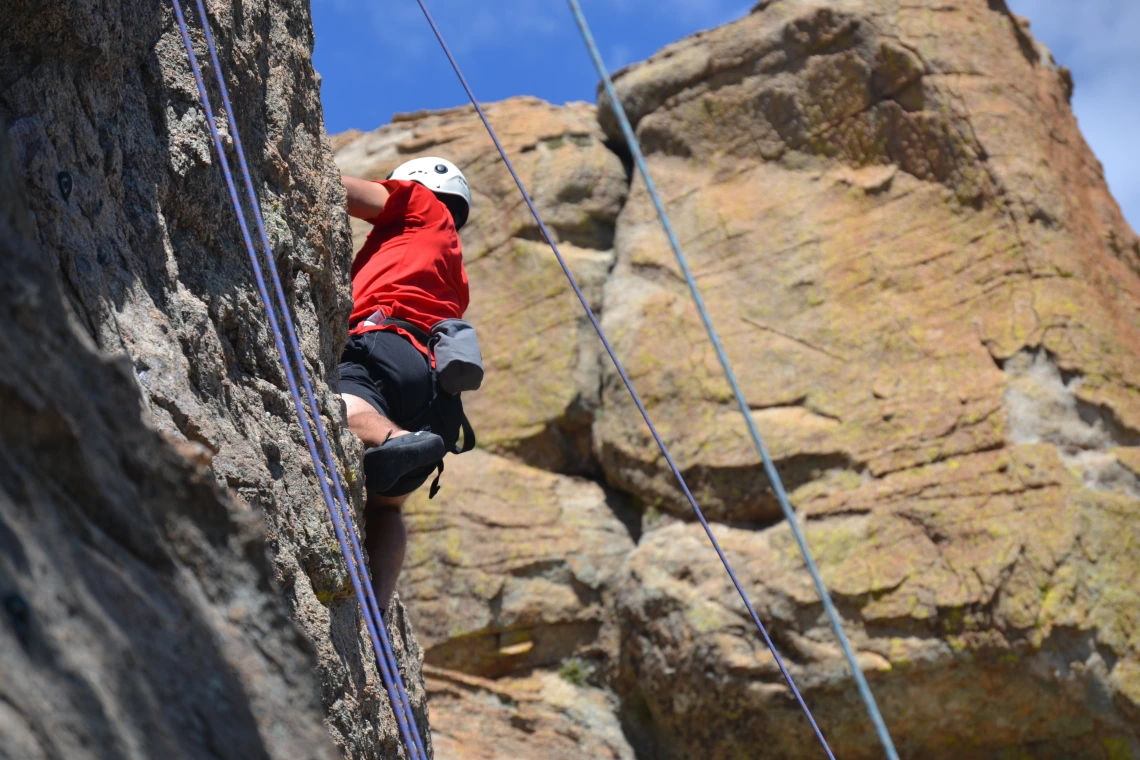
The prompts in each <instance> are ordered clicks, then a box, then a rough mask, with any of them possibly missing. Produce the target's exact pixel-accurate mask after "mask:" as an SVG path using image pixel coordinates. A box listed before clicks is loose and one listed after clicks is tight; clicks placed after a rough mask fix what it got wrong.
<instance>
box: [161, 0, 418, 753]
mask: <svg viewBox="0 0 1140 760" xmlns="http://www.w3.org/2000/svg"><path fill="white" fill-rule="evenodd" d="M171 3H172V5H173V7H174V14H175V18H176V20H177V23H178V29H179V32H180V34H181V36H182V43H183V45H184V46H185V48H186V53H187V56H188V58H189V60H190V68H191V71H192V73H193V75H194V81H195V84H196V85H197V88H198V94H199V96H200V97H201V99H202V106H203V109H204V111H205V115H206V122H207V125H208V127H209V130H210V135H211V137H212V138H213V141H214V149H215V150H216V151H217V154H218V159H219V163H220V165H221V169H222V176H223V177H224V179H225V182H226V187H227V189H228V191H229V195H230V202H231V204H232V205H233V207H234V212H235V213H236V214H237V219H238V226H239V228H240V229H241V234H242V240H243V242H244V243H245V247H246V252H247V253H248V255H249V260H250V265H251V267H252V269H253V274H254V279H255V281H256V283H257V290H258V294H259V296H260V297H261V302H262V304H263V305H264V306H265V310H266V315H267V317H268V320H269V326H270V330H271V331H272V333H273V338H274V344H275V345H276V348H277V353H278V356H279V357H280V359H281V364H282V367H283V369H284V371H285V379H286V382H287V384H288V386H289V393H290V395H291V397H292V400H293V407H294V410H295V411H296V413H297V419H298V420H299V422H300V424H301V430H302V433H303V434H304V437H305V443H306V446H307V448H308V451H309V456H310V457H311V458H312V460H313V464H314V466H315V468H316V474H317V481H318V483H319V484H320V487H321V493H322V495H323V496H324V499H325V505H326V507H327V508H328V511H329V517H330V519H331V520H332V523H333V531H334V532H335V534H336V538H337V543H338V544H339V546H340V550H341V556H342V557H343V558H344V562H345V566H346V568H347V570H348V574H349V578H350V580H351V581H352V586H353V590H354V591H355V593H356V598H357V601H358V602H359V604H360V608H361V611H362V613H363V615H364V623H365V627H366V628H367V630H368V637H369V639H370V641H371V643H372V649H373V652H374V653H375V654H376V658H377V663H378V664H379V667H380V674H381V680H382V681H383V682H384V687H385V690H386V691H387V692H388V699H389V701H390V702H391V705H392V712H393V714H394V715H395V717H396V723H397V725H398V727H399V731H400V735H401V738H402V739H403V742H404V746H405V748H406V749H407V754H408V758H409V760H427V753H426V752H425V751H424V749H423V741H422V739H421V738H420V735H419V727H418V725H417V724H416V722H415V719H414V716H413V715H412V712H411V707H410V704H409V702H408V698H407V693H406V690H405V689H404V685H403V681H402V679H401V677H400V672H399V664H398V662H397V660H396V658H395V656H394V654H393V652H392V648H391V643H390V641H389V639H388V634H387V630H386V628H385V626H384V624H383V619H382V616H381V615H380V611H379V607H378V605H377V603H376V599H375V596H374V594H373V592H372V586H371V583H370V582H369V578H368V569H367V565H365V564H364V561H363V557H362V555H361V552H360V543H359V540H358V538H357V535H356V528H355V526H354V524H353V522H352V514H351V512H350V510H349V508H348V506H347V500H346V499H345V498H344V490H343V487H342V485H341V482H340V474H339V472H338V470H337V468H336V465H335V462H334V461H333V458H332V454H331V450H330V448H329V445H328V439H327V436H326V435H325V432H324V425H323V423H322V421H321V416H320V414H319V411H318V408H317V404H316V398H315V395H314V393H313V390H312V383H311V381H310V379H309V376H308V370H307V369H306V367H305V363H304V358H303V355H302V353H301V350H300V345H299V342H298V341H297V335H296V330H295V329H294V326H293V321H292V317H291V315H290V312H289V309H288V306H287V303H286V300H285V296H284V291H283V289H282V287H281V280H280V276H279V274H278V271H277V265H276V262H275V261H274V259H273V256H272V250H273V249H272V247H271V246H270V245H269V241H268V237H267V235H266V233H265V226H264V222H263V219H262V216H261V209H260V205H259V203H258V201H257V195H256V192H255V190H254V188H253V183H252V180H251V178H250V174H249V168H248V165H247V163H246V160H245V154H244V151H243V150H242V148H241V138H240V136H239V134H238V129H237V123H236V121H235V116H234V111H233V108H232V105H231V104H230V100H229V93H228V91H227V89H226V86H225V81H224V79H223V77H222V72H221V66H220V64H219V62H218V57H217V50H216V47H215V45H214V41H213V35H212V34H211V32H210V26H209V20H208V18H207V15H206V12H205V7H204V6H203V3H202V0H197V5H198V12H199V14H200V15H201V20H202V27H203V31H204V32H205V35H206V40H207V44H208V47H209V50H210V56H211V59H212V61H213V64H214V69H215V73H216V75H217V79H218V84H219V88H220V90H221V93H222V99H223V102H224V105H225V107H226V111H227V115H228V117H229V125H230V131H231V134H232V137H233V139H234V146H235V152H236V153H237V156H238V160H239V165H240V167H241V170H242V175H243V179H244V180H245V185H246V190H247V193H248V196H249V198H250V205H251V207H252V208H253V211H254V218H255V220H256V223H257V228H258V232H259V236H260V238H261V242H262V245H263V246H264V250H265V258H266V263H267V265H268V268H269V270H270V273H271V275H272V280H273V283H274V287H275V290H276V294H277V298H278V303H279V304H280V306H281V314H282V320H283V321H284V322H285V326H286V332H287V334H288V337H289V342H290V346H291V348H292V349H293V351H294V355H295V357H296V363H297V368H298V370H299V372H300V374H301V377H302V380H303V383H304V388H305V392H306V396H307V397H308V401H309V407H310V409H311V411H312V414H313V421H314V423H315V425H316V427H317V432H318V435H319V437H320V441H321V449H322V453H323V454H324V458H322V457H321V456H319V455H318V454H317V448H316V444H315V443H314V440H313V434H312V430H311V428H310V426H309V421H308V419H307V417H306V415H305V410H304V404H303V402H302V400H301V396H300V393H299V392H298V389H297V381H296V377H295V375H294V373H293V367H292V361H291V360H290V355H289V353H288V352H287V351H286V349H285V343H284V338H283V336H282V331H281V327H280V325H279V323H278V321H277V316H276V314H275V312H274V309H273V305H272V301H271V300H270V298H269V293H268V290H267V288H266V284H265V278H264V275H263V273H262V269H261V264H260V262H259V257H258V255H257V252H256V248H255V247H254V244H253V240H252V238H251V236H250V232H249V227H248V225H247V223H246V219H245V214H244V212H243V210H242V207H241V201H240V200H239V198H238V193H237V189H236V187H235V185H234V179H233V173H232V171H231V169H230V165H229V160H228V159H227V157H226V154H225V150H224V147H223V145H222V140H221V136H220V135H219V133H218V127H217V121H216V119H215V118H214V113H213V109H212V107H211V105H210V98H209V95H208V94H207V92H206V84H205V81H204V79H203V77H202V72H201V69H200V67H199V65H198V58H197V56H196V55H195V53H194V46H193V44H192V42H191V40H190V32H189V30H188V28H187V26H186V20H185V17H184V15H183V12H182V5H181V2H180V0H171ZM329 475H331V477H332V480H333V484H334V487H335V489H336V493H337V497H338V499H339V501H334V499H333V497H332V494H331V493H330V492H329V487H328V482H327V477H328V476H329ZM338 505H339V508H338ZM342 521H343V522H342ZM346 526H347V530H348V534H349V536H350V537H351V546H352V548H351V550H350V549H349V542H348V541H346V537H345V527H346ZM361 575H363V577H364V582H363V583H362V581H361ZM365 588H367V595H366V593H365V590H364V589H365Z"/></svg>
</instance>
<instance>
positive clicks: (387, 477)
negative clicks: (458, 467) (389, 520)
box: [364, 430, 447, 496]
mask: <svg viewBox="0 0 1140 760" xmlns="http://www.w3.org/2000/svg"><path fill="white" fill-rule="evenodd" d="M446 453H447V447H446V445H445V444H444V442H443V439H442V438H440V437H439V436H438V435H436V434H435V433H432V432H429V431H427V430H422V431H420V432H418V433H410V434H408V435H402V436H399V437H398V438H392V437H391V436H389V437H388V439H387V440H385V441H384V443H382V444H381V445H379V446H373V447H372V448H370V449H368V450H367V451H365V452H364V486H365V488H367V489H368V492H369V493H373V494H379V495H381V496H402V495H403V494H396V493H393V492H392V490H393V486H395V485H396V484H397V483H399V482H400V480H401V479H402V478H404V476H405V475H408V474H409V473H412V472H413V471H417V470H419V471H424V470H426V471H427V472H430V471H431V469H432V468H433V467H434V466H435V465H436V464H437V463H439V462H440V461H442V460H443V455H444V454H446ZM417 474H418V473H417ZM426 479H427V477H426V475H425V476H424V480H426ZM422 482H423V480H421V481H420V483H422ZM404 493H408V492H407V491H404Z"/></svg>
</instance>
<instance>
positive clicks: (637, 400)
mask: <svg viewBox="0 0 1140 760" xmlns="http://www.w3.org/2000/svg"><path fill="white" fill-rule="evenodd" d="M416 2H417V3H419V6H420V10H422V11H423V12H424V17H425V18H426V19H427V21H428V24H430V25H431V29H432V31H433V32H434V33H435V37H436V39H437V40H439V44H440V46H441V47H442V48H443V52H444V53H445V54H446V55H447V59H448V61H450V62H451V67H452V68H453V69H455V74H456V76H458V77H459V82H460V84H462V85H463V89H464V90H466V91H467V96H468V97H469V98H470V99H471V104H472V105H474V106H475V111H476V112H477V113H478V114H479V118H480V119H481V120H482V121H483V126H485V127H486V128H487V133H488V134H489V135H490V136H491V140H492V141H493V142H494V143H495V147H496V148H497V149H498V151H499V155H501V156H502V157H503V162H504V163H505V164H506V165H507V170H508V171H510V173H511V177H513V178H514V180H515V184H516V185H518V188H519V191H520V192H521V193H522V195H523V200H525V201H526V205H527V206H528V207H529V208H530V212H531V214H533V215H534V219H535V221H536V222H538V228H539V230H541V232H542V236H543V237H544V238H546V242H547V243H548V244H549V245H550V249H551V250H552V251H554V256H555V257H556V258H557V259H558V264H559V266H561V267H562V271H563V273H564V274H565V275H566V278H567V279H568V280H569V281H570V286H571V287H573V288H574V294H575V295H577V296H578V300H579V301H580V302H581V304H582V308H583V309H585V310H586V316H588V317H589V318H590V323H591V324H592V325H593V326H594V330H595V331H596V332H597V333H598V337H599V338H600V339H601V341H602V345H603V346H605V349H606V353H607V354H609V356H610V360H611V361H613V363H614V367H615V368H616V369H617V371H618V374H619V375H620V376H621V380H622V382H623V383H625V387H626V389H627V390H628V391H629V395H630V396H631V397H632V398H633V403H634V404H636V405H637V410H638V411H639V412H641V417H642V419H644V420H645V424H646V425H647V426H648V427H649V432H650V433H652V434H653V439H654V440H655V441H656V442H657V446H658V448H660V449H661V453H662V455H663V456H664V457H665V461H666V462H668V464H669V469H670V470H672V471H673V475H674V477H676V479H677V483H678V484H679V485H680V486H681V490H682V491H683V492H684V494H685V498H686V499H688V501H689V505H690V506H691V507H692V508H693V512H694V513H696V516H697V519H698V520H700V523H701V526H702V527H703V528H704V529H705V534H706V535H707V536H708V538H709V541H710V542H711V543H712V545H713V548H714V549H715V550H716V553H717V556H718V557H720V561H721V563H722V564H723V565H724V569H725V570H727V571H728V577H729V578H731V579H732V585H734V586H736V591H737V593H739V594H740V598H741V600H743V602H744V606H745V607H746V608H747V609H748V614H749V615H751V617H752V622H753V623H755V624H756V628H757V629H759V631H760V635H761V636H763V637H764V643H765V644H767V645H768V649H769V650H770V651H771V652H772V656H773V657H774V658H775V660H776V664H777V665H778V666H779V668H780V672H781V673H782V674H783V676H784V680H785V681H787V683H788V687H789V688H791V690H792V694H794V695H795V697H796V701H797V702H799V704H800V708H801V709H802V710H803V712H804V715H805V716H807V719H808V722H809V723H811V727H812V729H813V730H814V731H815V734H816V736H817V737H818V738H819V741H820V744H822V745H823V749H824V751H825V752H826V753H827V756H828V757H829V758H831V760H835V755H834V754H832V752H831V747H829V746H828V744H827V740H826V739H824V738H823V732H822V731H821V730H820V728H819V726H818V725H817V724H816V722H815V718H814V717H813V716H812V714H811V710H810V709H808V706H807V703H805V702H804V698H803V696H802V695H801V694H800V690H799V688H797V687H796V682H795V681H794V680H793V679H792V674H791V673H789V672H788V669H787V667H785V665H784V661H783V659H782V658H781V657H780V653H779V652H778V651H777V650H776V645H775V644H774V643H773V642H772V638H771V637H770V636H769V635H768V630H767V629H766V628H765V627H764V623H762V622H761V621H760V616H759V615H757V614H756V610H755V609H754V608H753V607H752V602H751V601H749V599H748V594H747V593H745V591H744V587H743V586H742V585H741V583H740V580H739V579H738V578H737V577H736V572H735V571H734V570H733V569H732V564H731V563H730V562H729V561H728V557H727V556H725V553H724V550H723V549H721V546H720V542H719V541H717V540H716V536H714V535H713V532H712V528H711V527H710V526H709V523H708V520H706V519H705V515H704V512H702V511H701V508H700V507H699V506H698V505H697V500H696V499H695V498H694V497H693V494H692V492H691V491H690V490H689V486H688V484H687V483H686V482H685V478H684V476H683V475H681V470H680V469H679V468H678V467H677V463H676V462H674V461H673V456H672V455H671V454H670V453H669V448H668V447H667V446H666V445H665V441H664V440H662V438H661V435H660V434H659V433H658V432H657V427H656V426H655V425H654V424H653V420H651V419H650V418H649V412H648V411H646V409H645V404H643V403H642V401H641V397H640V396H639V395H638V394H637V391H636V390H634V387H633V382H632V381H631V380H630V379H629V376H628V375H627V374H626V372H625V368H624V367H623V366H622V363H621V362H620V361H619V360H618V358H617V354H615V353H614V349H613V346H611V345H610V341H609V339H608V338H607V337H606V334H605V331H604V330H602V326H601V324H599V322H598V318H597V317H596V316H595V315H594V310H593V309H591V308H590V304H589V302H588V301H587V300H586V296H585V295H584V294H583V293H582V289H581V287H579V286H578V281H577V280H576V279H575V278H574V275H573V273H571V272H570V267H569V266H568V265H567V264H566V259H564V258H563V256H562V253H561V252H560V251H559V250H558V246H557V245H556V244H555V242H554V239H553V238H552V237H551V236H550V232H549V231H548V230H547V228H546V224H545V222H543V221H542V217H541V216H540V215H539V213H538V209H537V208H536V207H535V205H534V201H533V200H531V197H530V193H528V192H527V191H526V187H525V186H524V185H523V182H522V179H520V178H519V175H518V172H516V171H515V167H514V166H513V165H512V164H511V160H510V159H509V158H508V157H507V152H506V150H505V149H504V148H503V145H502V143H500V142H499V138H498V136H497V135H496V134H495V130H494V128H493V127H492V126H491V122H490V121H488V120H487V115H486V114H485V113H484V112H483V108H482V106H480V105H479V101H478V100H477V99H476V98H475V93H474V92H473V91H472V90H471V86H470V85H469V84H467V79H466V77H464V76H463V71H462V70H461V69H460V68H459V63H458V62H456V60H455V56H453V55H452V54H451V49H450V48H448V46H447V42H445V41H444V39H443V35H442V34H441V33H440V31H439V27H437V26H436V24H435V20H434V19H433V18H432V16H431V13H429V12H428V9H427V6H426V5H424V0H416Z"/></svg>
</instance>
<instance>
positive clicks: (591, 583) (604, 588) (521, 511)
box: [400, 451, 633, 676]
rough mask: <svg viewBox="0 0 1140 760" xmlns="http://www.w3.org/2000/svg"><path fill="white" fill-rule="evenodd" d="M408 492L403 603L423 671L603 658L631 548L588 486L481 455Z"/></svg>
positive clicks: (493, 671)
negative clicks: (440, 483) (441, 483)
mask: <svg viewBox="0 0 1140 760" xmlns="http://www.w3.org/2000/svg"><path fill="white" fill-rule="evenodd" d="M446 477H447V480H448V485H447V486H446V487H445V488H444V490H442V491H441V492H440V493H439V495H438V496H436V498H435V499H434V500H431V501H429V500H428V499H427V497H426V495H425V494H422V493H421V494H416V495H415V496H413V498H412V500H411V501H410V502H409V504H408V506H407V508H406V513H407V516H408V530H409V533H410V534H411V539H410V542H409V549H408V557H407V560H406V569H405V571H404V575H403V576H402V577H401V579H400V594H401V596H402V598H403V599H404V601H405V603H406V604H407V605H408V608H409V610H410V614H411V616H412V620H413V621H414V623H415V628H416V631H417V632H418V633H419V636H420V639H421V641H422V642H423V646H424V649H425V650H426V659H427V662H428V663H431V664H433V665H439V666H443V667H446V668H451V669H455V670H461V671H463V672H466V673H474V674H478V675H491V676H498V675H504V674H508V673H512V672H518V671H522V670H526V669H530V668H534V667H536V666H544V665H547V666H549V665H555V666H556V665H557V664H558V663H560V662H562V661H563V660H565V659H566V658H569V657H572V656H578V657H585V658H592V659H595V660H598V659H602V658H604V657H605V656H607V655H608V656H612V654H613V652H612V651H607V650H612V643H613V641H614V632H613V631H612V628H611V627H610V626H608V625H606V623H607V622H608V621H607V620H606V616H605V609H606V606H607V605H606V602H607V600H608V595H609V592H610V590H611V588H612V586H613V583H614V580H615V577H616V575H617V572H618V569H619V566H620V565H621V563H622V561H623V560H624V558H625V557H626V556H627V555H628V554H629V553H630V552H631V551H632V550H633V539H632V538H631V537H630V534H629V532H628V530H627V528H626V526H625V525H623V524H622V522H620V521H619V519H618V518H617V517H616V516H615V510H616V511H617V513H620V514H625V513H626V512H628V511H629V510H628V508H627V507H625V506H624V504H623V501H622V498H621V497H620V496H619V495H617V494H613V493H607V492H606V491H605V490H603V489H602V488H601V487H600V486H598V485H597V484H596V483H592V482H589V481H585V480H580V479H577V478H571V477H566V476H562V475H555V474H551V473H548V472H543V471H542V470H537V469H532V468H530V467H527V466H525V465H521V464H518V463H515V462H512V461H510V460H507V459H503V458H501V457H498V456H495V455H492V454H488V453H485V452H482V451H474V452H471V453H470V454H465V455H463V456H462V457H459V458H457V459H456V460H455V462H454V463H452V464H449V465H448V468H447V472H446Z"/></svg>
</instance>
